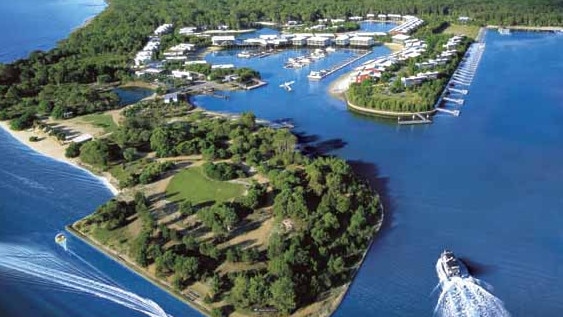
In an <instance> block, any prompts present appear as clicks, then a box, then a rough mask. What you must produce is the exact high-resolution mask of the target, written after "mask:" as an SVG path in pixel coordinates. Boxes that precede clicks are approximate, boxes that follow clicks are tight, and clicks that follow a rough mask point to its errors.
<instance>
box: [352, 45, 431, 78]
mask: <svg viewBox="0 0 563 317" xmlns="http://www.w3.org/2000/svg"><path fill="white" fill-rule="evenodd" d="M402 44H404V48H403V49H402V50H400V51H398V52H395V53H393V54H390V55H388V56H384V57H380V58H377V59H374V60H370V61H367V62H365V63H363V64H362V65H361V66H360V67H357V68H356V69H355V71H354V72H353V73H352V74H350V78H349V81H350V82H355V83H361V82H362V81H364V80H366V79H376V80H377V79H379V78H381V74H382V73H383V72H385V71H386V70H388V69H389V68H390V67H392V66H393V65H395V64H397V63H399V62H401V61H406V60H408V59H411V58H416V57H419V56H420V55H422V54H423V53H424V52H425V51H426V48H427V44H426V42H425V41H423V40H418V39H411V38H410V37H409V39H406V40H405V41H403V42H402Z"/></svg>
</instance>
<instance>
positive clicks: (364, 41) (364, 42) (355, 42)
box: [350, 36, 375, 47]
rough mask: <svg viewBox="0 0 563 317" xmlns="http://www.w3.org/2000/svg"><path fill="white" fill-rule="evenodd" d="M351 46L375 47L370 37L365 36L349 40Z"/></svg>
mask: <svg viewBox="0 0 563 317" xmlns="http://www.w3.org/2000/svg"><path fill="white" fill-rule="evenodd" d="M350 45H351V46H368V47H369V46H373V45H375V40H374V39H373V38H372V37H367V36H356V37H353V38H351V39H350Z"/></svg>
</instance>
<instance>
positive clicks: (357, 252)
mask: <svg viewBox="0 0 563 317" xmlns="http://www.w3.org/2000/svg"><path fill="white" fill-rule="evenodd" d="M163 107H165V106H164V105H163V104H152V105H148V104H146V103H145V104H139V105H137V106H134V107H132V108H130V109H128V111H126V117H125V118H124V121H123V124H122V125H120V127H119V128H118V130H117V131H116V132H115V133H114V135H115V139H113V140H111V139H102V140H96V141H91V142H89V143H86V144H84V145H83V146H82V147H80V154H79V155H80V157H81V158H82V160H83V161H86V162H88V163H90V164H94V165H97V166H100V167H102V166H105V167H106V168H109V169H110V170H116V171H115V174H116V175H121V177H120V184H122V186H128V187H129V186H134V185H135V184H137V183H140V184H144V185H143V190H142V191H136V190H137V189H139V187H138V186H137V187H135V189H134V190H133V191H125V193H124V194H122V195H120V196H118V197H117V198H115V199H113V200H111V201H109V202H108V203H106V204H104V205H103V206H101V207H100V208H98V209H97V210H96V211H95V212H94V213H93V214H92V215H91V216H89V217H87V218H85V219H84V220H81V221H79V222H77V223H76V224H74V225H73V228H74V229H76V230H77V231H78V232H80V233H81V234H83V235H85V236H87V237H89V239H91V240H93V241H95V242H96V243H98V244H100V245H103V246H105V247H108V248H110V249H111V250H112V252H117V254H119V256H120V257H121V259H123V260H125V261H126V262H127V263H128V264H130V265H131V264H132V263H134V265H135V268H136V269H137V270H138V271H140V272H142V273H143V274H144V275H147V276H149V277H151V278H153V279H154V280H157V281H158V283H159V284H160V285H164V286H167V287H170V288H171V289H172V290H173V291H174V292H175V293H176V294H178V295H179V296H180V297H181V298H183V299H185V300H188V301H189V302H190V303H192V304H194V305H196V306H197V307H198V308H200V309H201V310H202V311H205V312H207V313H212V314H213V315H217V314H229V313H232V312H234V311H236V312H238V313H240V314H249V313H251V312H257V311H269V312H278V313H280V314H289V313H293V312H297V314H298V315H306V314H309V313H312V312H317V313H321V312H323V314H328V313H330V312H331V311H332V309H334V304H335V303H334V302H335V300H337V299H338V298H339V297H340V296H342V295H343V292H344V291H345V289H346V286H347V284H348V283H349V282H350V281H351V278H352V276H353V274H354V272H355V270H356V269H357V268H358V265H359V264H360V261H361V259H362V258H363V255H364V253H365V251H366V248H367V247H368V245H369V243H370V241H371V239H372V237H373V235H374V233H375V232H376V230H377V228H378V225H379V223H380V220H381V216H382V214H381V206H380V204H379V199H378V196H377V195H376V194H375V193H374V192H373V191H372V190H371V189H370V187H369V186H368V184H367V183H366V182H364V181H362V180H360V179H358V178H357V177H356V176H355V175H354V173H353V171H352V169H351V167H350V166H349V165H348V164H347V163H346V162H344V161H342V160H340V159H337V158H330V157H326V158H308V157H306V156H304V155H302V154H300V152H298V151H296V150H295V146H296V137H295V136H294V135H293V134H291V133H290V132H289V131H288V130H287V129H285V128H283V129H272V128H270V127H264V126H260V125H257V124H256V122H255V118H254V116H253V115H252V114H249V113H245V114H243V115H242V116H241V117H240V118H239V119H235V120H233V119H229V118H224V117H220V116H219V117H210V116H209V115H207V114H205V113H202V112H195V113H194V112H190V113H187V114H186V115H185V116H183V117H181V118H178V117H175V118H173V120H170V119H172V118H170V117H168V116H166V115H165V114H166V113H169V112H168V111H167V110H163ZM172 107H178V106H177V105H175V106H172ZM154 118H164V120H156V119H154ZM139 135H147V136H148V135H150V138H149V139H148V140H146V139H145V140H139V139H138V137H137V136H139ZM133 145H135V146H136V147H138V148H145V149H150V150H149V151H150V152H148V153H144V154H143V155H142V157H141V156H136V157H135V156H133V157H128V159H127V160H125V159H124V158H123V159H122V158H119V159H113V160H112V159H111V157H112V156H114V155H119V152H121V150H120V149H121V148H132V147H133ZM112 147H114V148H115V150H113V151H112V150H111V148H112ZM153 151H154V152H153ZM112 152H117V153H114V154H112ZM165 171H167V172H165ZM163 172H165V174H164V175H163V176H161V175H162V173H163ZM155 181H156V183H154V182H155ZM134 191H136V192H135V193H133V192H134ZM341 286H344V287H341Z"/></svg>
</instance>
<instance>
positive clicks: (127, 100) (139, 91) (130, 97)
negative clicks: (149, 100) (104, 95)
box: [114, 87, 154, 106]
mask: <svg viewBox="0 0 563 317" xmlns="http://www.w3.org/2000/svg"><path fill="white" fill-rule="evenodd" d="M114 92H115V93H116V94H117V95H118V96H119V103H120V104H121V105H124V106H125V105H130V104H134V103H136V102H139V101H141V100H142V99H144V98H146V97H148V96H150V95H152V94H153V93H154V91H153V90H151V89H146V88H141V87H125V88H116V89H115V90H114Z"/></svg>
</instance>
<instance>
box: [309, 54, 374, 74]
mask: <svg viewBox="0 0 563 317" xmlns="http://www.w3.org/2000/svg"><path fill="white" fill-rule="evenodd" d="M371 52H372V51H367V52H365V53H364V54H362V55H360V56H356V57H354V58H352V59H349V60H346V61H345V62H344V63H342V64H338V65H336V66H334V67H331V68H330V69H329V70H328V71H327V72H326V73H324V74H323V75H322V76H321V77H320V78H318V79H311V78H309V80H323V79H324V78H325V77H328V76H330V75H332V74H334V73H336V72H337V71H339V70H341V69H342V68H344V67H346V66H348V65H350V64H352V63H353V62H355V61H358V60H360V59H362V58H364V57H366V56H368V55H369V54H371Z"/></svg>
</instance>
